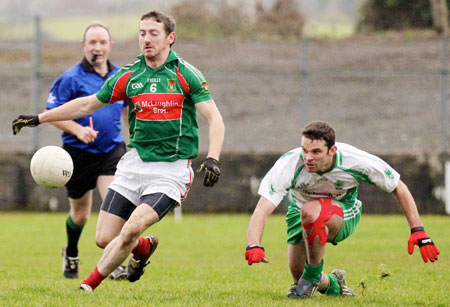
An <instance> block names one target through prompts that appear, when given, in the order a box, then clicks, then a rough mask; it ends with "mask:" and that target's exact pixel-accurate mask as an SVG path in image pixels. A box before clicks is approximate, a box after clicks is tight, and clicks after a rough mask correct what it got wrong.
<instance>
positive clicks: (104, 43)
mask: <svg viewBox="0 0 450 307" xmlns="http://www.w3.org/2000/svg"><path fill="white" fill-rule="evenodd" d="M81 46H82V47H83V53H84V56H85V57H86V59H87V60H88V61H89V63H91V65H93V66H99V65H103V64H104V63H106V61H107V60H108V56H109V52H110V51H111V48H112V41H111V40H110V37H109V34H108V31H106V30H105V29H104V28H102V27H92V28H90V29H89V30H87V32H86V36H85V38H84V41H82V42H81ZM93 55H96V58H95V61H94V62H93V61H92V57H93Z"/></svg>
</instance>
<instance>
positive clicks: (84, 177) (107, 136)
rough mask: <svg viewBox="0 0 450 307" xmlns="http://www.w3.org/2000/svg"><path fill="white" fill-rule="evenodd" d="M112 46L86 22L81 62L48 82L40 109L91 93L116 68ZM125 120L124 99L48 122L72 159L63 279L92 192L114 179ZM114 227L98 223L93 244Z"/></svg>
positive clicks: (73, 274) (73, 260) (74, 268)
mask: <svg viewBox="0 0 450 307" xmlns="http://www.w3.org/2000/svg"><path fill="white" fill-rule="evenodd" d="M112 45H113V42H112V40H111V33H110V31H109V29H108V28H107V27H106V26H105V25H103V24H102V23H100V22H93V23H90V24H89V25H88V26H87V27H86V29H85V31H84V35H83V40H82V41H81V47H82V49H83V53H84V57H83V59H82V61H81V62H79V63H77V64H76V65H75V66H73V67H72V68H70V69H69V70H68V71H66V72H65V73H63V74H62V75H61V76H59V77H58V78H57V79H56V80H55V81H54V82H53V85H52V87H51V89H50V93H49V96H48V99H47V104H46V109H48V110H50V109H53V108H56V107H58V106H60V105H62V104H64V103H66V102H68V101H70V100H72V99H74V98H78V97H83V96H89V95H92V94H95V93H96V92H97V91H98V90H99V89H100V88H101V87H102V86H103V83H104V82H105V81H106V80H107V79H108V78H109V77H110V76H112V75H113V74H114V73H116V72H117V71H118V70H119V68H118V67H117V66H115V65H113V64H111V62H110V61H109V60H108V55H109V53H110V51H111V48H112ZM127 118H128V103H127V102H120V103H117V102H116V103H114V104H112V105H109V106H107V107H105V108H102V109H99V110H97V111H95V112H94V113H93V114H91V115H90V116H85V117H82V118H78V119H76V120H69V121H61V122H54V123H52V124H53V125H54V126H56V127H57V128H59V129H61V130H62V131H63V133H62V141H63V148H64V149H65V150H66V151H67V152H68V153H69V154H70V155H71V156H72V159H73V163H74V170H73V175H72V178H71V179H70V181H69V182H68V183H67V184H66V188H67V194H68V197H69V203H70V213H69V215H68V217H67V220H66V230H67V246H66V247H65V248H64V250H63V274H64V276H65V277H66V278H78V262H79V258H78V240H79V238H80V235H81V231H82V229H83V226H84V225H85V223H86V221H87V219H88V217H89V215H90V213H91V208H92V194H93V193H92V191H93V189H94V188H95V187H96V186H97V187H98V190H99V192H100V196H101V198H102V199H104V197H105V195H106V192H107V188H108V186H109V184H110V183H111V181H112V180H113V178H114V173H115V171H116V165H117V163H118V162H119V159H120V158H121V157H122V155H123V154H124V153H125V152H126V147H125V143H124V141H123V138H122V135H121V119H122V120H123V122H124V124H125V125H126V127H128V120H127ZM99 225H100V223H99ZM99 227H100V228H102V229H98V228H99ZM110 229H111V230H110ZM114 229H115V228H114V227H107V225H106V226H98V227H97V238H96V241H97V244H98V245H99V246H101V247H104V246H106V245H107V243H109V241H111V240H112V239H113V238H114V237H115V236H116V235H117V234H118V233H112V232H114ZM99 242H100V243H99ZM120 268H121V267H119V269H120Z"/></svg>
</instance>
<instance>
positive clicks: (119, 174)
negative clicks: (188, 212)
mask: <svg viewBox="0 0 450 307" xmlns="http://www.w3.org/2000/svg"><path fill="white" fill-rule="evenodd" d="M191 164H192V161H191V160H177V161H174V162H144V161H142V160H141V158H140V157H139V154H138V153H137V151H136V149H134V148H133V149H131V150H130V151H128V152H127V153H126V154H125V155H123V157H122V158H121V159H120V161H119V163H118V164H117V171H116V173H115V175H114V181H113V182H112V183H111V184H110V186H109V188H110V189H112V190H114V191H116V192H117V193H119V194H121V195H122V196H124V197H125V198H127V199H128V200H129V201H131V202H132V203H133V204H135V205H136V206H137V205H140V204H141V199H140V198H141V196H143V195H147V194H153V193H164V194H166V195H167V196H169V197H170V198H172V199H173V200H175V201H176V202H178V203H181V202H182V201H183V200H184V199H185V198H186V196H187V194H188V192H189V189H190V188H191V186H192V181H193V180H194V172H193V170H192V167H191Z"/></svg>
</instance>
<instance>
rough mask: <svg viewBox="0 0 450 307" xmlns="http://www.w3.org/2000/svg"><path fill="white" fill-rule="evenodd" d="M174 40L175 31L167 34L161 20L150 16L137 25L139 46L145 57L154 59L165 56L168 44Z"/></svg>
mask: <svg viewBox="0 0 450 307" xmlns="http://www.w3.org/2000/svg"><path fill="white" fill-rule="evenodd" d="M174 40H175V33H174V32H172V33H170V34H169V35H167V34H166V31H165V30H164V24H163V23H162V22H157V21H156V20H154V19H152V18H147V19H144V20H142V21H141V23H140V25H139V47H140V48H141V52H142V54H143V55H144V57H145V58H146V59H148V60H151V61H156V60H158V59H159V58H161V57H166V56H167V54H168V53H169V51H170V44H172V43H173V42H174ZM164 60H165V58H164Z"/></svg>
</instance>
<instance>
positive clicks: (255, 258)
mask: <svg viewBox="0 0 450 307" xmlns="http://www.w3.org/2000/svg"><path fill="white" fill-rule="evenodd" d="M265 256H266V255H265V254H264V247H262V246H261V245H257V244H250V245H247V248H246V249H245V260H248V265H252V264H253V263H260V262H261V261H263V258H265Z"/></svg>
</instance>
